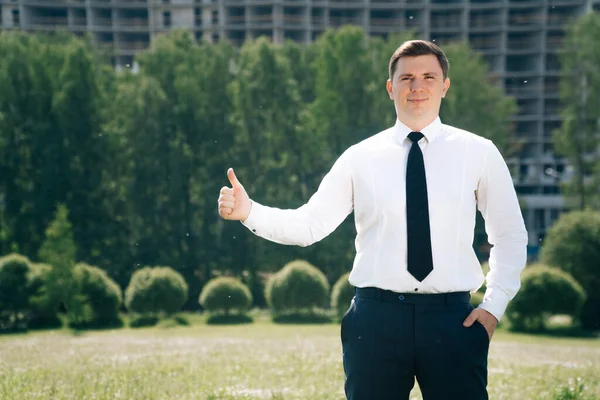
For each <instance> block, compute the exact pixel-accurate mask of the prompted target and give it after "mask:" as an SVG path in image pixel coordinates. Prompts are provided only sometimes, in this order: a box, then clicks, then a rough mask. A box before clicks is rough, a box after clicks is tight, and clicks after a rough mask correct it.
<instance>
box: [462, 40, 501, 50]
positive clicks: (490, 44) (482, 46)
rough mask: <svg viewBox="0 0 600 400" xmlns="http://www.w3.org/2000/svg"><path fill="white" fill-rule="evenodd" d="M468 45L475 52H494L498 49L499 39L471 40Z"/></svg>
mask: <svg viewBox="0 0 600 400" xmlns="http://www.w3.org/2000/svg"><path fill="white" fill-rule="evenodd" d="M469 44H470V45H471V47H473V48H474V49H476V50H494V49H498V48H500V39H471V40H470V41H469Z"/></svg>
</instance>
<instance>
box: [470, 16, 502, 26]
mask: <svg viewBox="0 0 600 400" xmlns="http://www.w3.org/2000/svg"><path fill="white" fill-rule="evenodd" d="M499 26H500V18H499V17H497V18H496V17H482V16H477V17H476V16H471V18H470V19H469V27H471V28H496V27H499Z"/></svg>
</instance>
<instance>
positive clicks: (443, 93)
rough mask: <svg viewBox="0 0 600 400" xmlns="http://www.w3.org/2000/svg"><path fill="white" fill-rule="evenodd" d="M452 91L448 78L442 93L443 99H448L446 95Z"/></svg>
mask: <svg viewBox="0 0 600 400" xmlns="http://www.w3.org/2000/svg"><path fill="white" fill-rule="evenodd" d="M448 89H450V78H446V80H445V81H444V91H443V92H442V98H444V97H446V93H447V92H448Z"/></svg>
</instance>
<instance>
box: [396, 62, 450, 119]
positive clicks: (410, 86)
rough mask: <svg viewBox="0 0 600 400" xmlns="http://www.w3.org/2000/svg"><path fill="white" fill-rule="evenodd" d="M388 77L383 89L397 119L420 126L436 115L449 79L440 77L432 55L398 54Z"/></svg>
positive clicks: (438, 64) (439, 70)
mask: <svg viewBox="0 0 600 400" xmlns="http://www.w3.org/2000/svg"><path fill="white" fill-rule="evenodd" d="M392 78H393V79H392V81H390V80H389V79H388V81H387V91H388V94H389V95H390V99H392V100H394V105H395V107H396V114H397V116H398V119H399V120H400V121H401V122H403V123H404V124H405V125H407V126H409V127H411V125H416V126H417V127H416V128H415V127H411V128H412V129H419V130H420V129H422V128H423V127H424V126H425V125H426V124H428V123H430V122H431V121H433V120H434V119H435V118H436V117H437V116H438V114H439V111H440V105H441V103H442V98H443V97H444V96H446V92H447V91H448V88H449V87H450V79H448V78H446V79H444V76H443V72H442V67H441V66H440V63H439V61H438V59H437V57H436V56H434V55H425V56H417V57H402V58H400V59H399V60H398V62H397V64H396V71H395V72H394V76H393V77H392ZM423 124H425V125H423Z"/></svg>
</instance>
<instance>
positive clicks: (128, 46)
mask: <svg viewBox="0 0 600 400" xmlns="http://www.w3.org/2000/svg"><path fill="white" fill-rule="evenodd" d="M149 45H150V43H148V42H120V43H119V44H118V49H119V50H125V51H138V50H144V49H146V48H148V46H149Z"/></svg>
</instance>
